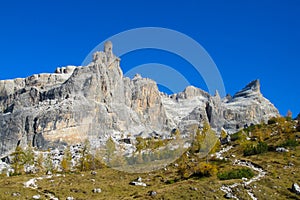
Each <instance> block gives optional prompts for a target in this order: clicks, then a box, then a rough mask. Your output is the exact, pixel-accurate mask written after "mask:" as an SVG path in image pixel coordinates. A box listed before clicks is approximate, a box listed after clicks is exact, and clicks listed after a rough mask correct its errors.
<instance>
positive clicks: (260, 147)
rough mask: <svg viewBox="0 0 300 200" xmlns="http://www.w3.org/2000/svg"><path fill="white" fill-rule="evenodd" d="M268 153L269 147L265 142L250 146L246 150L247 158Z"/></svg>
mask: <svg viewBox="0 0 300 200" xmlns="http://www.w3.org/2000/svg"><path fill="white" fill-rule="evenodd" d="M267 151H268V145H267V143H265V142H259V143H258V144H257V145H252V144H249V145H247V146H246V148H245V149H244V155H245V156H251V155H256V154H262V153H265V152H267Z"/></svg>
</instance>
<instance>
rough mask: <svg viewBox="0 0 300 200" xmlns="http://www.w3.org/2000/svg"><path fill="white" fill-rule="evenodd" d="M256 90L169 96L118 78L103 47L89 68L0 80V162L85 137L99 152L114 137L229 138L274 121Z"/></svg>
mask: <svg viewBox="0 0 300 200" xmlns="http://www.w3.org/2000/svg"><path fill="white" fill-rule="evenodd" d="M259 88H260V85H259V82H258V81H255V82H252V83H250V84H249V85H247V86H246V87H245V88H244V89H243V90H241V91H240V92H238V93H237V94H236V95H235V96H234V97H233V98H232V99H228V98H224V99H221V98H220V96H219V95H218V93H216V95H215V96H211V95H209V94H208V93H206V92H204V91H202V90H200V89H198V88H195V87H192V86H190V87H188V88H186V89H185V91H183V92H181V93H178V94H174V95H171V96H168V95H165V94H162V93H160V92H159V91H158V88H157V85H156V83H155V82H154V81H153V80H150V79H147V78H142V77H141V76H139V75H137V76H135V77H134V78H133V79H132V80H130V79H129V78H126V77H123V73H122V70H121V68H120V59H119V58H118V57H116V56H115V55H114V54H113V53H112V44H111V43H107V44H106V45H105V49H104V52H96V53H95V54H94V60H93V62H91V63H90V64H89V65H88V66H84V67H76V68H75V67H70V66H69V67H66V68H58V69H56V73H54V74H40V75H33V76H31V77H28V78H25V79H15V80H6V81H0V123H1V124H0V137H1V146H0V155H2V156H3V155H7V154H8V153H10V152H12V151H13V150H14V149H15V147H16V146H17V144H20V145H27V144H28V143H31V144H32V145H33V146H37V147H39V148H48V147H51V146H56V145H59V144H66V143H77V142H81V141H83V140H84V139H86V138H89V139H90V140H91V141H93V142H92V145H95V146H97V145H98V144H99V143H101V141H104V140H105V139H107V138H108V137H109V136H111V135H112V136H114V137H121V135H124V134H125V135H126V134H130V135H132V136H134V135H138V134H140V133H141V132H144V133H151V132H153V131H155V132H158V133H160V134H162V135H163V134H169V133H170V130H172V129H173V128H179V129H180V130H181V131H182V132H185V130H187V129H189V128H190V127H191V126H195V125H197V126H199V125H200V124H201V123H203V122H204V121H209V122H210V124H211V126H212V127H213V128H214V129H216V130H219V129H221V128H222V127H224V128H225V129H226V130H228V131H229V132H234V131H236V130H238V129H240V128H242V127H243V126H244V125H245V124H248V125H250V124H251V123H259V122H261V121H262V120H264V121H266V120H267V119H268V118H270V117H272V116H276V115H278V111H277V109H276V108H275V107H274V106H273V105H272V104H271V103H270V102H269V101H268V100H267V99H265V98H264V97H263V96H262V94H261V93H260V89H259Z"/></svg>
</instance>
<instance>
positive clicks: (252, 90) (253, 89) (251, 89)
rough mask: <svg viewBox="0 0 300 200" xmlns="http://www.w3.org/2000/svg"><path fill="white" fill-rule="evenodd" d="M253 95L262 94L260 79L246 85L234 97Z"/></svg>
mask: <svg viewBox="0 0 300 200" xmlns="http://www.w3.org/2000/svg"><path fill="white" fill-rule="evenodd" d="M252 96H262V94H261V92H260V81H259V79H257V80H254V81H251V82H250V83H248V84H247V85H246V87H244V88H243V89H242V90H240V91H239V92H237V93H236V94H235V95H234V96H233V99H234V98H239V97H244V98H249V97H252Z"/></svg>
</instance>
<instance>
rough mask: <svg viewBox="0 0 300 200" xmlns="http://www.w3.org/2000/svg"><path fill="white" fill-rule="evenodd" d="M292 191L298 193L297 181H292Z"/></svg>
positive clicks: (299, 191) (299, 188) (299, 190)
mask: <svg viewBox="0 0 300 200" xmlns="http://www.w3.org/2000/svg"><path fill="white" fill-rule="evenodd" d="M292 192H294V193H296V194H298V195H300V186H299V185H298V184H297V183H293V185H292Z"/></svg>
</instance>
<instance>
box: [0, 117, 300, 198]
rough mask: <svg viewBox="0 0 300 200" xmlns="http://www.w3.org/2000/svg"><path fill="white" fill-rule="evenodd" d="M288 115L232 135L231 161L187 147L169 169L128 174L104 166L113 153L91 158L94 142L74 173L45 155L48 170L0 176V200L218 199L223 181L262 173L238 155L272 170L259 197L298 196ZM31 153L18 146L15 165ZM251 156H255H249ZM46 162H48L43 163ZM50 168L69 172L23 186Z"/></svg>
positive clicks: (299, 173)
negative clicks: (43, 199)
mask: <svg viewBox="0 0 300 200" xmlns="http://www.w3.org/2000/svg"><path fill="white" fill-rule="evenodd" d="M283 119H284V120H283ZM283 119H282V118H280V119H277V118H274V122H272V123H270V121H269V122H268V124H259V125H255V126H251V127H248V128H247V129H244V130H242V131H240V132H238V133H235V134H233V135H231V139H232V142H231V144H230V145H232V146H233V148H232V149H231V150H229V151H228V152H226V153H224V154H223V156H224V158H226V159H227V161H225V160H218V159H216V158H215V157H211V156H207V157H201V156H200V155H201V154H200V153H201V152H202V148H204V146H203V145H201V144H199V145H196V146H198V147H197V148H195V147H194V149H193V150H192V149H187V150H186V152H184V153H183V154H182V156H181V157H180V158H179V159H177V160H176V161H174V162H173V163H172V164H170V165H168V166H166V167H165V168H164V169H161V170H155V171H151V172H150V173H149V172H148V173H139V174H137V173H126V172H122V171H117V170H114V169H112V168H107V167H103V166H104V165H103V161H102V157H103V154H106V155H107V153H108V152H96V153H95V154H93V156H92V157H90V158H89V156H90V155H91V154H89V153H87V152H89V151H88V149H89V147H88V145H87V146H86V147H87V148H85V147H84V145H83V149H86V153H84V155H85V159H83V160H82V161H84V162H88V163H89V165H88V167H86V166H85V167H84V169H83V170H82V171H81V169H82V168H80V167H79V168H75V169H74V170H73V171H72V170H68V165H66V167H65V168H64V167H62V168H63V169H64V170H63V171H61V172H57V171H55V170H54V169H53V165H52V158H51V154H48V156H47V157H45V158H44V157H43V156H42V154H40V155H39V156H38V158H37V159H36V160H35V165H36V166H39V168H40V170H38V171H39V172H43V173H39V174H37V175H35V174H23V175H21V176H12V177H2V178H1V179H0V185H1V186H2V187H0V199H8V200H9V199H16V198H15V197H13V196H12V193H14V192H16V191H18V192H19V193H20V194H21V197H20V198H21V199H31V197H32V196H33V195H36V194H40V195H41V196H45V193H53V194H54V195H55V196H56V197H58V198H59V199H66V197H67V196H73V197H74V198H75V199H122V198H127V199H153V198H157V199H199V196H200V197H203V196H205V197H206V198H208V199H216V198H217V197H219V198H220V197H222V196H223V195H224V192H222V191H221V190H219V188H220V187H221V186H222V185H224V184H225V185H226V184H233V183H238V182H241V181H242V180H234V179H241V178H243V177H244V178H248V179H250V178H251V177H253V176H254V175H255V173H256V172H255V173H254V171H253V170H250V169H249V168H247V167H240V166H233V165H232V161H233V160H234V159H239V160H242V159H243V160H246V161H249V162H251V163H254V164H255V165H257V166H260V167H261V168H263V169H264V170H265V171H267V174H266V175H265V177H264V178H263V179H261V180H260V181H256V182H255V186H256V188H254V187H253V184H250V185H249V187H250V188H252V189H253V194H254V195H255V197H256V198H258V199H268V198H273V199H297V198H298V196H296V194H293V193H292V192H290V191H289V190H288V189H287V188H290V187H291V184H292V182H297V181H298V180H300V160H299V157H300V146H299V141H298V140H299V139H298V138H297V137H296V135H297V134H299V133H298V132H296V131H297V130H295V129H291V131H290V132H289V130H287V129H282V127H286V126H289V127H292V126H296V125H297V122H295V121H293V120H292V121H288V120H286V119H285V118H283ZM285 130H287V132H285ZM202 131H203V130H199V132H198V134H199V135H201V133H202ZM265 131H268V133H270V136H269V137H264V136H263V137H261V138H259V134H258V133H260V132H262V133H264V132H265ZM196 134H197V133H196ZM199 138H201V137H199ZM249 138H250V140H249ZM201 139H203V138H201ZM199 146H200V147H199ZM279 146H281V147H285V148H288V149H289V152H287V153H278V152H276V151H271V150H270V148H271V147H272V148H276V147H279ZM114 147H115V146H113V145H112V148H111V150H112V151H111V154H110V155H111V156H110V158H111V159H110V161H111V162H112V163H116V164H114V165H116V166H118V165H122V163H123V162H124V160H122V159H120V158H121V157H119V155H117V154H115V153H114V152H115V148H114ZM223 147H224V146H223ZM26 151H27V149H25V150H23V149H22V148H16V150H15V152H14V153H13V154H12V155H14V156H12V158H13V160H14V159H15V160H14V164H16V165H15V168H16V169H19V172H22V171H21V170H20V169H21V168H22V167H24V166H22V165H24V164H25V159H23V158H24V156H25V154H26V153H25V152H26ZM245 151H246V152H247V151H248V153H245ZM212 152H213V151H211V153H212ZM81 153H83V152H81ZM172 153H175V152H172V151H170V150H168V151H166V152H163V151H155V150H154V151H152V150H151V151H149V153H146V152H143V151H141V152H140V153H138V152H136V153H135V154H134V156H133V157H129V158H126V160H125V161H126V163H127V164H129V163H130V162H132V163H139V162H142V163H143V162H145V161H147V163H151V162H154V161H155V160H156V159H161V158H164V157H167V156H168V155H170V154H172ZM246 154H249V155H251V156H246V157H245V155H246ZM65 155H68V149H66V150H65ZM233 155H234V157H233ZM67 157H68V156H66V157H64V158H66V161H67V160H69V159H67ZM106 158H107V157H106ZM13 160H12V161H13ZM29 160H30V159H29ZM50 161H51V162H50ZM43 162H44V165H41V163H43ZM64 162H65V161H64ZM64 162H62V165H64V164H63V163H64ZM84 162H83V163H84ZM47 163H51V164H47ZM65 163H68V162H65ZM14 164H13V166H14ZM98 168H101V169H98ZM47 170H50V171H53V173H63V174H64V176H53V177H52V178H51V179H50V180H49V179H43V180H38V182H37V184H38V189H37V190H32V189H28V188H27V189H26V188H24V187H23V183H24V182H26V181H28V180H29V179H31V178H32V177H39V176H41V174H44V172H46V171H47ZM90 170H95V171H96V172H97V174H96V175H92V174H91V171H90ZM139 176H140V177H142V178H143V181H145V183H146V184H147V187H137V186H131V185H129V183H130V181H132V180H135V179H136V178H137V177H139ZM95 187H97V188H101V190H102V192H101V193H100V194H95V193H93V192H92V190H93V189H94V188H95ZM149 191H156V192H157V195H156V196H155V197H150V196H149ZM234 193H235V195H236V196H238V197H240V198H241V199H248V198H249V196H248V194H247V192H246V190H245V189H244V188H243V187H242V186H239V187H238V188H237V189H236V190H234Z"/></svg>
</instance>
